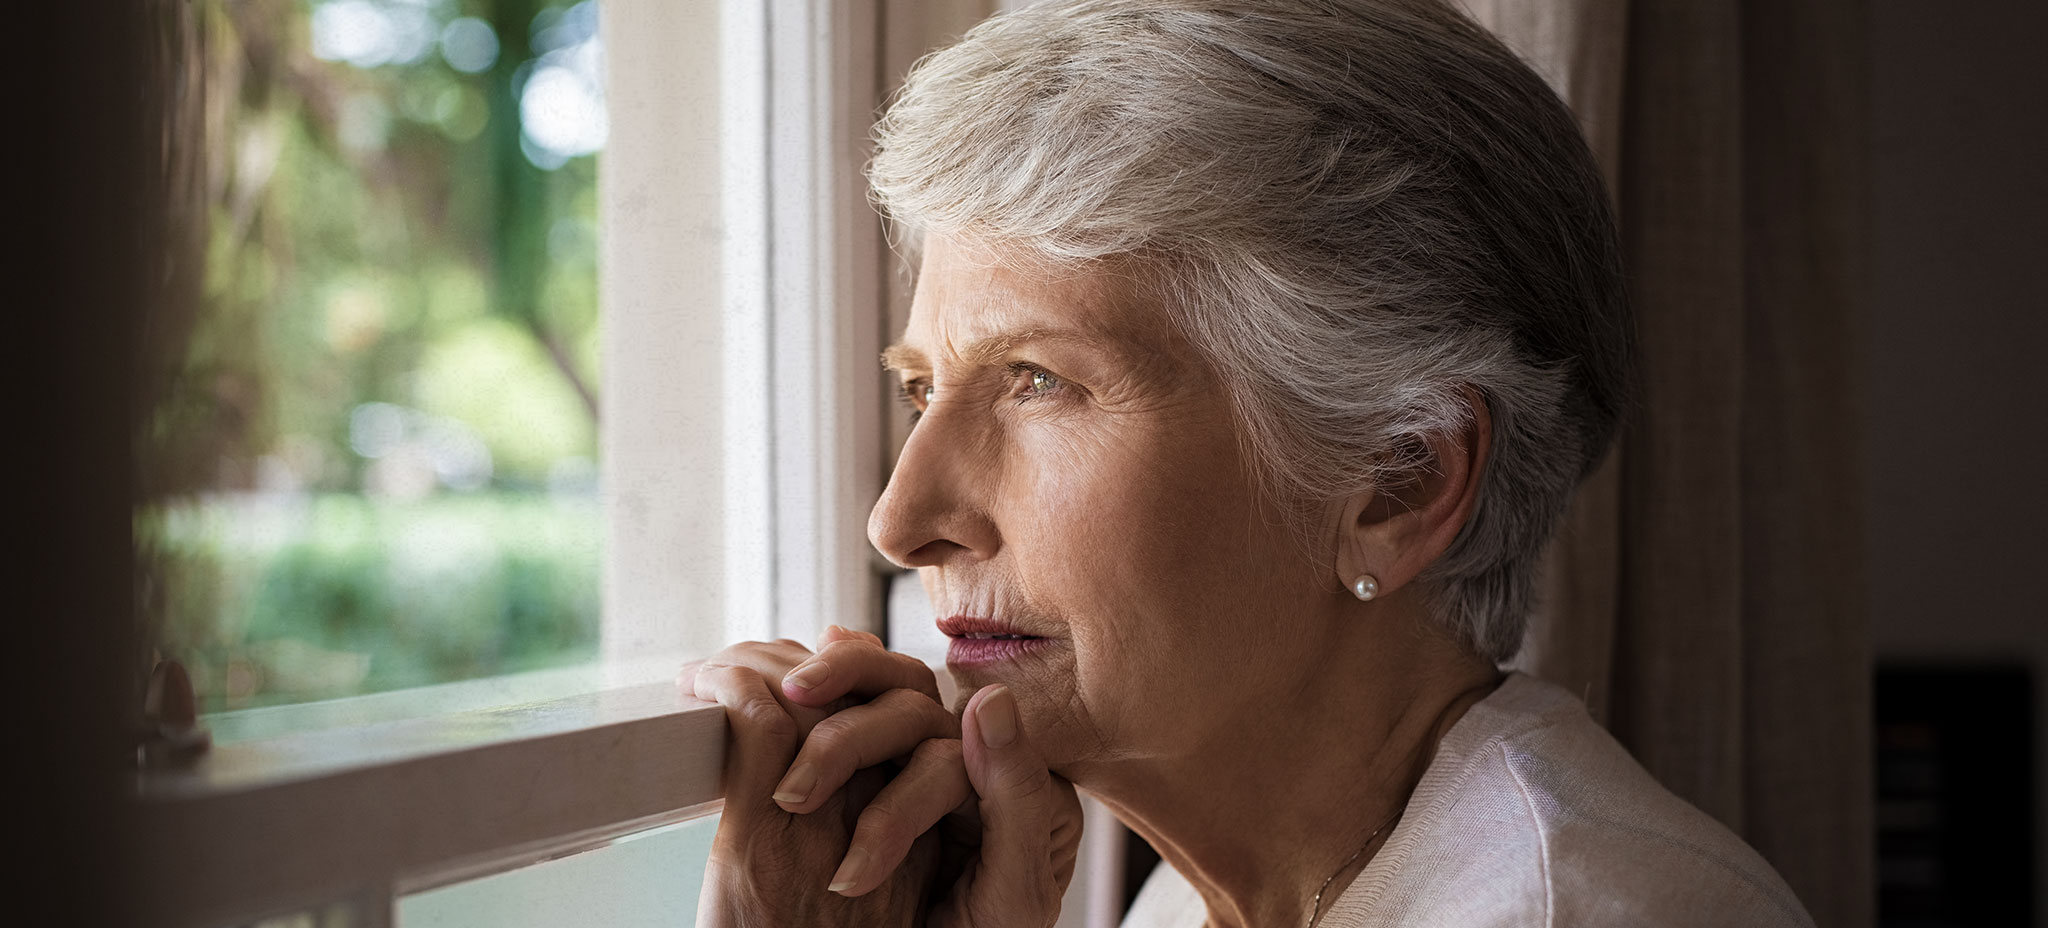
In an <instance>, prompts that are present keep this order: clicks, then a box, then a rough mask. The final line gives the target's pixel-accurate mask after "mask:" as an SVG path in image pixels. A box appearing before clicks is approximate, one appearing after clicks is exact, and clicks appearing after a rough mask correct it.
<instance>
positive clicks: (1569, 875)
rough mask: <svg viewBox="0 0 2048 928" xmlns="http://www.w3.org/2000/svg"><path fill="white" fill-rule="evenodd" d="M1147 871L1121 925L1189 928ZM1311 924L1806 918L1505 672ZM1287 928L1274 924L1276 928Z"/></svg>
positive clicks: (1572, 713) (1726, 839) (1773, 881)
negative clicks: (1389, 830) (1383, 837)
mask: <svg viewBox="0 0 2048 928" xmlns="http://www.w3.org/2000/svg"><path fill="white" fill-rule="evenodd" d="M1206 914H1207V912H1206V909H1205V908H1204V907H1203V905H1202V900H1201V897H1200V896H1198V895H1196V893H1195V891H1194V888H1193V887H1191V886H1189V885H1188V883H1187V881H1186V880H1184V879H1182V878H1181V876H1180V874H1178V873H1175V872H1174V871H1173V869H1172V868H1171V867H1167V866H1164V865H1162V866H1160V867H1158V868H1157V869H1156V870H1154V871H1153V874H1152V877H1151V879H1149V880H1147V881H1146V883H1145V887H1144V889H1143V890H1142V891H1141V892H1140V893H1139V894H1138V900H1137V902H1136V904H1135V905H1133V906H1132V908H1131V913H1130V915H1129V916H1128V917H1127V918H1126V919H1125V920H1124V926H1125V928H1197V926H1200V925H1202V924H1203V922H1204V919H1205V917H1206ZM1317 924H1318V925H1319V926H1320V928H1394V926H1401V928H1410V926H1417V928H1419V926H1425V925H1426V926H1444V928H1453V926H1456V928H1466V926H1473V928H1478V926H1510V925H1512V926H1522V925H1529V926H1555V928H1606V926H1614V928H1622V926H1629V928H1637V926H1673V928H1677V926H1684V928H1695V926H1707V925H1731V926H1732V925H1742V926H1751V928H1778V926H1811V925H1812V924H1813V919H1812V918H1811V917H1810V916H1808V915H1807V914H1806V909H1805V908H1804V907H1803V906H1801V905H1800V904H1799V900H1798V898H1796V897H1794V896H1793V895H1792V891H1791V890H1790V889H1789V888H1787V887H1786V886H1785V881H1784V880H1782V879H1780V878H1779V877H1778V874H1777V873H1776V872H1775V871H1773V870H1772V869H1771V867H1770V865H1769V864H1767V863H1765V862H1764V860H1763V858H1762V857H1759V856H1758V855H1757V853H1756V851H1754V850H1751V849H1750V847H1749V845H1746V844H1744V843H1742V839H1740V838H1737V837H1736V836H1735V835H1734V833H1733V832H1730V831H1729V830H1728V829H1727V828H1726V827H1723V826H1722V825H1721V823H1720V822H1717V821H1715V820H1714V819H1712V818H1709V817H1708V816H1707V815H1706V813H1703V812H1701V811H1699V810H1698V809H1695V808H1693V807H1692V806H1690V805H1688V804H1686V803H1685V802H1684V801H1683V800H1681V799H1679V798H1678V797H1676V796H1674V795H1672V794H1671V793H1670V791H1668V790H1666V789H1664V787H1662V786H1660V785H1658V783H1657V781H1656V780H1654V779H1651V777H1650V775H1649V773H1647V772H1645V771H1644V770H1643V768H1642V766H1641V765H1639V764H1637V763H1636V762H1635V759H1634V758H1632V757H1630V756H1629V755H1628V752H1627V751H1626V750H1624V749H1623V748H1622V746H1621V745H1620V744H1619V743H1617V742H1616V741H1615V740H1614V738H1613V737H1611V736H1609V735H1608V734H1607V732H1606V730H1605V729H1602V728H1601V727H1600V726H1599V725H1598V724H1595V723H1594V721H1593V719H1592V718H1591V717H1590V716H1588V715H1587V714H1586V708H1585V706H1584V704H1582V703H1580V702H1579V700H1578V699H1577V697H1574V696H1573V695H1572V694H1570V693H1568V692H1565V691H1564V690H1562V689H1559V688H1558V687H1556V686H1552V685H1551V684H1549V683H1545V682H1543V681H1540V680H1537V679H1536V678H1534V677H1530V676H1527V675H1525V674H1520V673H1516V674H1511V675H1509V676H1508V678H1507V680H1506V681H1505V682H1503V683H1502V684H1501V685H1500V688H1499V689H1496V690H1495V691H1494V692H1493V694H1492V695H1490V696H1488V697H1486V698H1485V699H1484V700H1481V701H1480V702H1479V703H1477V704H1476V705H1474V706H1473V707H1472V708H1471V709H1470V710H1468V711H1467V712H1466V713H1465V716H1464V717H1463V718H1461V719H1459V720H1458V722H1457V724H1456V725H1454V726H1452V728H1451V730H1450V732H1449V733H1448V734H1446V735H1445V736H1444V740H1443V743H1442V744H1441V745H1439V746H1438V748H1437V753H1436V757H1435V758H1434V759H1433V760H1431V762H1430V766H1429V769H1428V771H1426V772H1425V773H1424V774H1423V777H1422V782H1421V783H1420V784H1418V785H1417V786H1416V788H1415V795H1414V796H1413V797H1411V798H1410V799H1409V800H1408V808H1407V811H1406V812H1405V813H1403V815H1402V816H1401V821H1400V823H1399V824H1398V825H1397V826H1396V827H1395V828H1394V833H1393V834H1392V835H1391V836H1390V837H1389V838H1388V840H1387V843H1386V845H1385V846H1384V847H1382V848H1381V849H1380V851H1379V853H1378V854H1377V855H1375V856H1374V857H1373V859H1372V862H1371V863H1370V864H1368V865H1367V866H1366V868H1365V870H1364V871H1363V872H1362V873H1360V874H1359V875H1358V878H1357V879H1355V880H1353V881H1352V883H1351V885H1350V886H1349V887H1348V888H1346V889H1345V890H1344V892H1343V893H1342V894H1341V895H1340V896H1338V898H1337V899H1336V901H1335V902H1334V903H1333V904H1331V905H1330V907H1329V909H1328V911H1327V912H1326V913H1325V914H1324V915H1323V918H1322V920H1321V921H1320V922H1318V923H1317ZM1282 928H1284V926H1282Z"/></svg>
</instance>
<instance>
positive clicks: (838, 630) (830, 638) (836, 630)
mask: <svg viewBox="0 0 2048 928" xmlns="http://www.w3.org/2000/svg"><path fill="white" fill-rule="evenodd" d="M835 641H865V642H867V643H869V644H871V645H874V646H875V647H878V648H879V647H882V646H883V645H882V639H881V637H880V636H877V635H875V634H872V633H870V632H863V631H855V630H853V629H851V628H847V627H846V626H844V625H827V626H825V633H824V634H822V635H819V636H818V647H820V648H822V647H824V646H826V645H828V644H831V643H832V642H835Z"/></svg>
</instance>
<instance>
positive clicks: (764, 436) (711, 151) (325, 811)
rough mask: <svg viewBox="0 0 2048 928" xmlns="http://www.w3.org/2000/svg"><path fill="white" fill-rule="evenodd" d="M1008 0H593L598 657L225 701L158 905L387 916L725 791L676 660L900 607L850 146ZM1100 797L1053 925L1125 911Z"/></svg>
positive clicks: (153, 801) (889, 436)
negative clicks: (597, 135)
mask: <svg viewBox="0 0 2048 928" xmlns="http://www.w3.org/2000/svg"><path fill="white" fill-rule="evenodd" d="M998 5H999V4H998V3H996V2H995V0H944V2H934V0H716V2H692V3H676V2H673V0H606V6H605V9H604V18H603V25H602V28H603V30H604V40H605V48H606V52H607V56H608V59H609V62H608V74H609V76H608V79H607V80H608V104H609V107H610V111H611V120H610V121H611V137H610V139H609V141H608V143H607V146H606V150H605V152H604V154H603V156H602V157H603V161H602V162H601V165H600V172H599V178H600V179H599V200H600V203H601V204H602V207H601V209H602V215H601V217H600V222H601V229H602V232H601V248H602V249H603V261H602V263H601V271H600V274H601V277H600V289H601V293H600V298H601V303H602V305H603V306H604V320H603V324H602V325H603V334H602V338H603V352H604V396H605V397H606V409H605V416H606V417H605V419H604V421H603V422H602V423H601V426H600V442H601V444H602V459H603V464H602V466H603V467H604V474H603V487H604V493H605V496H606V505H607V514H608V519H607V526H608V527H607V533H608V534H607V538H606V544H607V548H606V553H605V567H604V578H603V593H604V603H605V609H604V619H603V624H602V647H601V652H602V654H603V658H604V661H603V663H602V664H600V665H598V666H595V667H591V668H583V669H579V670H573V671H562V672H551V673H547V674H532V675H526V676H523V677H516V678H501V679H499V680H486V681H473V682H470V683H461V684H451V685H447V686H441V687H430V688H427V689H424V690H416V691H409V692H405V693H387V694H378V695H374V696H366V697H359V698H356V699H350V700H338V701H335V702H331V703H327V704H318V705H310V706H297V707H283V708H279V709H265V710H253V711H251V712H245V713H237V714H236V716H237V717H236V718H234V719H224V720H221V722H220V723H221V724H224V725H231V726H236V727H239V728H240V729H241V730H242V732H243V733H244V734H247V735H249V737H246V738H242V739H234V738H228V739H223V740H224V742H226V743H222V744H219V745H217V746H215V747H214V748H213V749H212V750H211V751H209V752H208V753H207V754H206V755H204V756H203V757H202V758H200V759H199V760H198V761H197V762H196V763H195V764H194V765H192V766H190V767H188V768H184V769H181V770H176V771H156V772H151V773H147V774H145V775H143V776H142V777H141V778H140V779H139V782H138V788H137V794H138V797H139V801H138V804H137V810H136V811H137V817H138V824H139V825H140V828H139V831H138V844H137V847H136V851H137V853H138V855H139V856H138V860H139V863H140V864H141V867H142V870H143V872H144V874H145V880H144V882H143V899H142V908H141V909H140V911H142V912H144V913H146V915H147V918H148V919H149V921H150V922H151V923H152V924H158V925H165V926H194V928H204V926H221V925H230V924H240V923H245V922H248V921H251V920H255V919H260V918H265V917H270V916H273V915H280V914H287V913H291V912H298V911H306V910H311V909H317V908H322V907H331V906H337V905H339V906H345V907H348V908H349V909H351V910H352V914H353V918H352V921H351V923H352V924H357V925H370V926H381V925H387V924H390V923H391V921H392V919H393V915H394V912H395V905H396V900H397V898H398V897H399V896H401V895H404V894H407V893H412V892H418V891H422V890H426V889H431V888H434V887H437V886H442V885H447V884H449V883H452V882H457V881H460V880H465V879H469V878H473V877H478V876H483V875H486V874H489V873H494V872H501V871H504V870H508V869H512V868H515V867H518V866H521V865H524V864H530V863H535V862H538V861H541V860H546V859H549V858H552V857H556V856H560V855H562V854H565V853H572V852H574V851H576V850H578V849H583V848H590V847H596V846H601V845H602V844H604V843H605V842H608V841H611V840H613V839H616V838H619V837H622V836H625V835H629V834H632V833H635V832H638V831H642V830H645V829H648V828H651V827H656V826H659V825H663V824H668V823H672V822H677V821H683V820H686V819H689V818H693V817H696V816H700V815H705V814H709V813H711V812H715V811H716V810H717V808H718V804H719V772H720V769H721V767H722V766H723V762H724V741H725V722H724V715H723V712H722V710H720V709H719V708H718V707H716V706H712V705H707V704H704V703H701V702H698V701H696V700H693V699H689V698H686V697H683V696H681V695H679V694H678V693H677V692H676V691H675V688H674V686H673V684H672V683H671V682H669V681H668V679H667V678H668V677H669V676H670V675H672V674H673V672H674V669H675V668H676V667H677V666H679V664H680V663H681V661H682V660H684V659H685V658H687V657H689V656H695V655H702V654H706V653H709V652H711V651H713V650H716V649H717V648H718V647H720V646H722V645H723V644H724V643H725V642H727V641H734V640H746V639H766V638H775V637H788V638H795V639H799V640H803V641H813V640H815V636H816V634H817V633H818V632H819V631H820V630H821V629H822V628H823V626H824V625H826V624H840V625H846V626H850V627H855V628H863V629H868V630H872V631H876V632H881V633H886V632H887V630H888V623H887V622H885V616H884V599H885V596H886V595H887V594H888V592H889V584H890V581H891V579H892V578H895V577H897V576H898V572H897V571H896V570H895V569H894V568H893V567H892V566H890V565H888V564H887V563H886V562H885V561H883V560H881V559H880V558H879V556H878V555H876V554H875V553H874V552H873V551H872V550H871V549H870V548H869V546H868V545H867V543H866V539H865V531H864V525H865V522H866V517H867V511H868V509H869V508H870V506H871V505H872V504H873V501H874V498H875V496H876V494H877V493H878V492H879V490H880V488H881V485H882V483H883V479H884V473H885V468H886V467H887V466H888V459H889V457H890V455H891V453H892V452H891V451H890V449H892V448H894V447H897V446H898V445H899V444H900V440H901V434H900V432H893V431H892V430H891V426H890V424H889V423H890V422H891V421H892V420H893V418H894V417H893V415H892V406H891V405H890V404H889V402H888V401H887V399H886V395H887V391H888V389H889V387H888V386H887V384H886V382H885V377H884V375H883V374H882V372H881V370H880V368H879V366H878V364H877V363H876V359H877V357H878V355H879V352H880V348H881V345H882V340H883V338H884V337H885V334H886V333H887V331H888V330H890V329H900V328H901V324H902V318H903V315H904V312H905V307H906V305H907V294H906V293H905V292H904V288H903V280H902V278H901V277H900V275H895V274H892V273H891V272H890V268H891V267H892V264H891V262H892V260H893V259H892V258H890V256H889V255H888V253H887V250H886V246H885V244H884V242H883V240H882V236H881V230H880V228H879V224H878V223H877V222H876V220H875V217H874V215H873V212H872V210H871V209H870V208H869V207H868V205H867V200H866V195H865V181H864V179H863V177H862V174H861V169H862V167H863V164H864V161H865V158H866V156H867V150H868V132H869V127H870V121H871V120H872V118H873V115H874V114H875V112H876V111H877V109H878V107H879V105H880V103H881V101H882V98H883V96H884V93H885V90H886V89H887V83H888V81H889V79H890V78H891V76H896V75H900V74H901V72H902V71H903V70H904V69H905V68H907V66H908V64H909V62H910V60H912V59H913V58H914V57H916V56H917V55H919V54H922V53H923V52H924V51H925V50H926V49H928V48H930V47H933V46H935V45H937V44H940V43H942V42H944V41H946V40H948V39H950V38H951V37H953V36H955V35H957V34H958V32H959V31H960V30H961V29H964V28H965V26H966V25H968V24H971V23H972V22H974V21H976V20H978V19H980V18H981V17H983V16H986V15H988V14H989V13H991V12H993V11H994V10H995V9H996V8H997V6H998ZM764 423H765V424H767V425H766V427H764V426H763V424H764ZM706 434H716V435H720V436H721V438H722V440H721V441H720V442H717V443H708V442H704V441H702V440H701V439H700V438H699V436H702V435H706ZM897 587H898V589H899V590H901V589H902V587H903V585H902V584H900V583H899V584H897ZM916 598H917V599H921V597H916ZM894 599H895V600H896V601H897V602H906V601H908V598H906V597H905V596H902V595H900V594H899V595H897V596H895V597H894ZM907 611H912V612H914V611H916V610H915V609H914V608H912V609H909V610H907ZM903 619H904V620H905V621H904V622H903V623H902V624H912V623H915V622H916V620H915V619H911V618H910V617H909V616H904V617H903ZM922 624H924V625H927V626H928V625H929V619H928V617H927V618H926V619H925V620H924V622H923V623H922ZM912 627H915V626H914V625H912ZM939 672H940V675H941V676H942V678H943V676H944V672H943V668H942V667H941V668H939ZM535 784H541V786H540V787H538V788H536V786H535ZM1087 815H1088V820H1089V821H1090V822H1091V823H1100V825H1102V826H1106V827H1098V826H1097V825H1095V824H1091V826H1090V828H1089V831H1088V837H1087V838H1086V839H1085V840H1084V847H1083V856H1082V860H1081V863H1080V866H1079V867H1078V868H1077V873H1076V878H1075V882H1074V885H1073V887H1072V888H1071V889H1070V891H1069V894H1068V899H1067V905H1066V907H1065V911H1064V912H1063V914H1062V917H1061V922H1060V924H1061V925H1062V926H1081V925H1090V926H1108V925H1114V924H1115V923H1116V921H1117V919H1118V918H1119V917H1120V914H1121V912H1120V908H1121V907H1120V903H1121V892H1122V886H1121V881H1120V879H1119V878H1118V873H1117V871H1118V865H1119V864H1120V862H1121V841H1122V830H1121V827H1120V826H1118V825H1116V823H1115V821H1114V819H1113V818H1111V817H1110V816H1109V815H1107V814H1106V811H1105V810H1103V809H1102V808H1101V807H1100V806H1099V805H1096V804H1094V803H1092V802H1090V803H1088V804H1087ZM309 836H319V840H318V841H317V842H309V841H308V840H307V839H308V837H309ZM281 849H288V850H281Z"/></svg>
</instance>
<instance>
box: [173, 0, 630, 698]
mask: <svg viewBox="0 0 2048 928" xmlns="http://www.w3.org/2000/svg"><path fill="white" fill-rule="evenodd" d="M190 9H191V11H192V12H191V15H192V16H193V22H194V23H195V27H196V28H194V29H193V30H192V43H191V47H189V48H187V49H186V50H185V51H184V53H183V54H182V55H180V56H179V60H180V61H181V62H182V67H181V75H180V90H179V94H178V96H179V99H180V101H181V102H180V104H179V105H180V107H181V112H183V113H188V114H192V115H193V116H195V117H197V118H193V119H181V120H174V121H173V123H172V124H173V125H174V126H176V127H177V128H176V131H175V132H174V133H173V134H172V137H170V138H167V139H166V145H167V146H170V147H179V148H181V155H182V157H173V158H170V159H168V160H169V161H170V162H171V163H173V164H187V165H190V170H189V171H188V174H189V178H186V180H188V181H189V183H190V184H191V185H193V186H194V188H195V189H196V191H197V192H196V193H195V194H194V195H193V196H192V197H191V200H192V201H193V202H194V203H197V204H199V205H200V207H199V208H197V209H195V210H193V213H194V214H193V215H191V216H189V217H187V218H188V220H189V221H188V222H187V223H186V226H187V229H186V231H187V232H188V233H189V234H191V235H192V236H194V238H195V240H196V244H195V245H194V246H193V247H192V248H190V249H188V253H189V254H191V255H192V256H193V257H194V260H196V261H197V262H198V263H199V264H200V265H201V267H200V268H199V269H197V271H196V272H195V276H196V277H197V278H198V280H199V285H198V286H197V288H196V289H197V290H198V292H199V297H198V298H197V299H195V300H192V301H191V307H190V309H189V311H187V312H185V313H184V314H183V316H182V317H181V316H177V315H172V316H170V317H168V318H167V319H163V320H161V321H155V322H153V323H152V325H153V331H152V332H151V333H150V334H149V337H148V338H147V340H146V341H147V343H148V344H149V345H150V348H149V349H148V350H149V353H150V354H151V355H152V357H148V358H145V359H144V361H145V370H148V371H151V372H153V374H154V377H155V381H156V385H155V387H154V389H153V391H152V393H151V395H150V398H149V400H148V403H149V409H150V416H149V420H148V426H147V429H146V433H145V434H144V435H142V436H141V437H140V447H139V449H138V451H139V453H138V460H139V462H140V465H139V466H140V468H141V471H142V473H141V474H139V480H140V484H141V486H142V498H143V499H144V500H145V501H144V502H143V503H142V504H140V506H139V508H138V510H137V512H136V514H135V529H136V544H137V554H138V557H139V558H140V559H141V561H142V564H143V581H142V589H141V590H140V591H139V592H140V600H141V609H142V614H143V615H144V616H145V620H144V621H145V622H146V623H147V624H148V629H147V631H148V634H149V639H150V640H151V641H152V642H153V643H154V644H155V646H156V648H157V651H158V652H159V653H160V655H161V656H162V657H164V658H170V659H175V660H178V661H181V662H183V663H184V664H185V665H186V667H187V668H188V670H189V671H190V673H191V676H192V678H193V681H194V685H195V689H196V690H197V693H198V697H199V707H200V709H201V710H202V711H219V710H223V709H236V708H249V707H257V706H264V705H274V704H278V703H287V702H300V701H306V700H313V699H322V698H328V697H336V696H344V695H352V694H358V693H365V692H373V691H379V690H390V689H396V688H402V687H411V686H417V685H423V684H429V683H440V682H447V681H453V680H462V679H470V678H475V677H480V676H487V675H493V674H499V673H506V672H512V671H521V670H533V669H540V668H547V667H555V666H561V665H565V664H569V663H574V662H578V661H582V660H585V659H588V658H591V657H593V656H594V655H595V653H596V650H597V643H598V631H599V625H598V581H599V568H600V565H599V546H600V540H601V538H602V535H603V525H602V520H603V515H602V509H601V507H600V505H599V500H598V495H597V473H598V469H597V464H596V456H597V442H596V437H595V436H596V426H597V417H598V413H599V408H600V398H599V397H598V395H597V385H598V373H599V372H598V362H599V359H598V357H597V344H598V338H597V334H598V310H597V297H596V293H597V254H598V250H597V241H596V236H597V223H596V218H597V217H596V210H597V206H596V202H597V191H596V182H595V178H596V165H595V161H596V157H595V156H596V155H597V153H598V152H599V151H601V150H602V149H603V147H604V143H605V138H606V134H607V123H606V109H605V106H604V98H603V92H604V81H603V67H604V50H603V48H602V45H601V44H600V42H599V38H598V30H597V23H598V15H599V10H598V6H597V4H596V3H595V2H592V0H585V2H581V3H574V4H573V5H572V4H568V3H557V4H548V3H543V2H538V0H274V2H264V3H237V2H224V0H194V3H193V4H192V5H191V7H190Z"/></svg>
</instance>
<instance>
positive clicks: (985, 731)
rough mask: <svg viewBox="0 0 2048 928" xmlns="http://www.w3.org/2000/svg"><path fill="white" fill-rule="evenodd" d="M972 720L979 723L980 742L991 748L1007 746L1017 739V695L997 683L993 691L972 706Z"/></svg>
mask: <svg viewBox="0 0 2048 928" xmlns="http://www.w3.org/2000/svg"><path fill="white" fill-rule="evenodd" d="M974 720H975V721H976V722H979V723H981V743H982V744H984V745H987V746H989V747H992V748H1000V747H1007V746H1008V745H1009V743H1010V742H1012V741H1015V740H1017V697H1015V696H1012V695H1010V688H1009V687H1007V686H1003V685H1001V684H997V685H996V686H995V691H994V692H992V693H989V694H988V695H987V696H983V697H982V698H981V704H980V705H978V706H975V707H974Z"/></svg>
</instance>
